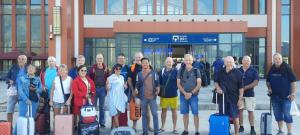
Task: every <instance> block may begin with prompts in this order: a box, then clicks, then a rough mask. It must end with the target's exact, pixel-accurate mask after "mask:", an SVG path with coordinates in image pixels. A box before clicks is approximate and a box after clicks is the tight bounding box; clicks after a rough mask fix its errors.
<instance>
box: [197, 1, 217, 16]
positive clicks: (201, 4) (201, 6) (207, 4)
mask: <svg viewBox="0 0 300 135" xmlns="http://www.w3.org/2000/svg"><path fill="white" fill-rule="evenodd" d="M213 9H214V8H213V0H198V14H205V15H207V14H208V15H211V14H213Z"/></svg>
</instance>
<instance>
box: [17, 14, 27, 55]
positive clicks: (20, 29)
mask: <svg viewBox="0 0 300 135" xmlns="http://www.w3.org/2000/svg"><path fill="white" fill-rule="evenodd" d="M17 48H20V49H19V50H22V49H24V50H23V51H25V48H26V15H17Z"/></svg>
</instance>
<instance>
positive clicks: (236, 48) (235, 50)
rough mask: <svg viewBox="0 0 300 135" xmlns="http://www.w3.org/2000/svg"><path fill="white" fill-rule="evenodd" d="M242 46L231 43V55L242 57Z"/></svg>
mask: <svg viewBox="0 0 300 135" xmlns="http://www.w3.org/2000/svg"><path fill="white" fill-rule="evenodd" d="M242 50H243V47H242V44H232V51H231V52H232V54H231V55H232V56H235V57H237V58H239V57H242V56H243V55H242V53H243V51H242Z"/></svg>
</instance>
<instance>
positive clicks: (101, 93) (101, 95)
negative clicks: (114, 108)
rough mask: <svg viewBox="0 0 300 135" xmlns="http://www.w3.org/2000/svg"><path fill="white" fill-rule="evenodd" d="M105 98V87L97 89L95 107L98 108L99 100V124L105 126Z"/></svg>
mask: <svg viewBox="0 0 300 135" xmlns="http://www.w3.org/2000/svg"><path fill="white" fill-rule="evenodd" d="M105 96H106V89H105V87H97V88H96V97H95V100H94V102H95V103H94V104H95V106H97V103H98V99H99V124H103V125H104V124H105V111H104V103H105Z"/></svg>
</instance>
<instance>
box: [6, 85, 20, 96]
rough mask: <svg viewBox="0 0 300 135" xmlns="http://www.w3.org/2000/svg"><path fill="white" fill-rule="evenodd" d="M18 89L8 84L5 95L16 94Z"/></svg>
mask: <svg viewBox="0 0 300 135" xmlns="http://www.w3.org/2000/svg"><path fill="white" fill-rule="evenodd" d="M17 95H18V90H17V87H16V86H14V85H10V87H9V88H8V89H7V96H17Z"/></svg>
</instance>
